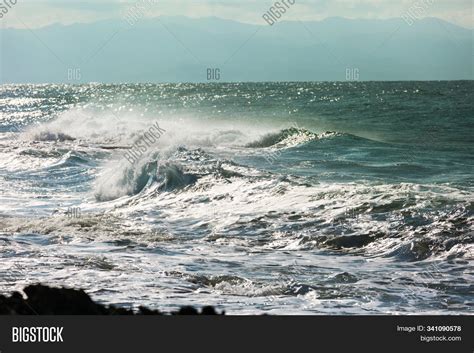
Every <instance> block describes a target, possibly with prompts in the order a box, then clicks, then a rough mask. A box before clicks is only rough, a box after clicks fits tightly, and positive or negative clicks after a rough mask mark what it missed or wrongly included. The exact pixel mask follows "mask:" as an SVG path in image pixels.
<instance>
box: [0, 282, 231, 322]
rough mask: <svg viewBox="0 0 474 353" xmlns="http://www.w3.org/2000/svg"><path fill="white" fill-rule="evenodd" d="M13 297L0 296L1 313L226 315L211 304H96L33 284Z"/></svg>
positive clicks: (64, 290) (75, 294)
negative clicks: (167, 307)
mask: <svg viewBox="0 0 474 353" xmlns="http://www.w3.org/2000/svg"><path fill="white" fill-rule="evenodd" d="M23 292H24V293H25V294H26V299H25V298H24V296H23V295H22V294H21V293H19V292H14V293H12V294H11V296H9V297H6V296H3V295H0V315H224V314H225V313H224V312H220V313H219V312H217V310H216V309H215V308H214V307H212V306H205V307H203V308H202V309H201V310H198V309H196V308H194V307H191V306H185V307H182V308H180V309H179V310H178V311H174V312H169V313H165V312H161V311H159V310H152V309H148V308H146V307H139V309H138V310H136V311H135V310H131V309H126V308H119V307H116V306H113V305H109V306H106V305H103V304H98V303H95V302H94V301H93V300H92V299H91V297H89V295H88V294H87V293H86V292H84V291H83V290H77V289H70V288H52V287H48V286H44V285H41V284H35V285H30V286H28V287H26V288H25V289H24V290H23Z"/></svg>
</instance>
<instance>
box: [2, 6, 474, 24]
mask: <svg viewBox="0 0 474 353" xmlns="http://www.w3.org/2000/svg"><path fill="white" fill-rule="evenodd" d="M9 1H11V0H0V4H1V3H2V2H9ZM17 1H18V2H17V4H16V5H14V6H13V7H12V8H11V9H10V11H9V12H8V13H7V14H6V15H5V16H4V17H3V18H1V19H0V26H2V27H24V25H26V26H28V27H30V28H36V27H41V26H44V25H48V24H51V23H56V22H60V23H63V24H70V23H76V22H94V21H97V20H102V19H112V18H115V19H120V18H123V17H124V15H125V14H126V13H127V11H128V9H129V8H130V7H132V6H134V4H136V3H142V4H145V5H144V6H145V7H146V11H145V13H146V16H147V17H155V16H160V15H173V16H174V15H180V16H188V17H208V16H216V17H221V18H227V19H233V20H237V21H241V22H247V23H260V24H263V20H262V15H263V13H264V12H265V11H267V10H268V9H269V7H270V6H272V5H273V3H274V2H275V0H273V1H267V0H239V1H234V0H219V1H212V0H138V1H124V0H86V1H74V0H72V1H71V0H47V1H41V0H17ZM287 1H288V0H287ZM472 4H473V2H472V0H398V1H396V0H296V4H295V5H294V6H292V8H291V10H289V12H288V13H287V14H285V20H321V19H324V18H326V17H332V16H341V17H347V18H372V19H374V18H375V19H384V18H391V17H401V16H402V15H403V14H404V13H406V11H407V10H408V9H410V8H411V7H412V6H414V5H418V7H419V8H422V9H423V11H422V15H423V16H422V17H438V18H442V19H444V20H447V21H449V22H452V23H456V24H458V25H461V26H464V27H467V28H473V27H474V25H473V12H472V6H473V5H472Z"/></svg>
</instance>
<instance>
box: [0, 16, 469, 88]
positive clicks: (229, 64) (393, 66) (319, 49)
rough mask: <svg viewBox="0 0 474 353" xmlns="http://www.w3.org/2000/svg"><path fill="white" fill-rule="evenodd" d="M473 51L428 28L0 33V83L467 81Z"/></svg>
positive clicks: (447, 31) (428, 23) (221, 23)
mask: <svg viewBox="0 0 474 353" xmlns="http://www.w3.org/2000/svg"><path fill="white" fill-rule="evenodd" d="M472 41H473V30H469V29H466V28H462V27H459V26H456V25H453V24H451V23H448V22H446V21H443V20H440V19H436V18H426V19H422V20H418V21H415V23H414V24H413V25H412V26H410V25H408V24H407V23H406V22H405V21H404V20H403V19H389V20H350V19H344V18H328V19H326V20H323V21H318V22H284V21H282V22H279V23H277V24H275V25H273V26H269V25H267V24H266V23H265V22H263V20H262V25H251V24H244V23H239V22H234V21H229V20H222V19H218V18H201V19H190V18H186V17H160V18H154V19H142V20H140V21H138V22H137V23H136V24H134V25H133V26H131V25H129V24H128V23H127V22H126V21H125V20H123V21H119V20H109V21H101V22H96V23H92V24H74V25H68V26H64V25H59V24H55V25H51V26H48V27H43V28H40V29H34V30H28V29H1V30H0V48H1V54H0V60H1V62H0V83H82V82H107V83H119V82H207V81H208V79H209V78H210V79H211V81H213V79H217V78H219V79H220V81H326V80H330V81H332V80H338V81H339V80H341V81H343V80H346V79H351V80H352V79H360V80H457V79H473V61H472V60H473V43H472ZM214 69H217V70H214Z"/></svg>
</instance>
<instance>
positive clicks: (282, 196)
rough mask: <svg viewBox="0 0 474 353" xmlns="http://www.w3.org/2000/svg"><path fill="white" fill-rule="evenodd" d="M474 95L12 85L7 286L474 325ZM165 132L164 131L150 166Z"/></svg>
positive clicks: (7, 98)
mask: <svg viewBox="0 0 474 353" xmlns="http://www.w3.org/2000/svg"><path fill="white" fill-rule="evenodd" d="M473 88H474V84H473V83H472V81H456V82H350V83H342V82H334V83H332V82H328V83H271V84H270V83H242V84H208V85H206V84H164V85H154V84H139V85H138V84H137V85H101V84H90V85H77V86H68V85H3V86H0V154H1V159H0V186H1V190H2V192H1V194H0V199H1V206H0V217H1V218H0V256H1V257H2V261H1V265H0V266H1V267H2V273H3V275H0V290H2V291H5V292H7V291H10V290H12V289H19V288H21V287H22V286H23V285H24V284H26V283H31V282H44V283H48V284H52V285H68V286H73V287H81V288H84V289H85V290H86V291H88V292H89V293H90V294H91V295H92V296H93V297H95V298H97V299H98V300H101V301H104V302H107V303H114V304H119V305H125V306H138V305H141V304H147V305H149V306H156V307H158V308H163V307H164V306H176V305H180V304H193V303H199V304H201V303H202V304H214V305H218V306H222V307H223V308H225V309H226V310H227V311H228V312H231V313H236V314H238V313H243V314H248V313H261V312H269V313H283V314H296V313H304V314H306V313H329V314H343V313H350V314H364V313H406V312H414V311H415V312H417V313H467V312H471V311H472V305H473V296H472V293H473V287H472V280H473V271H472V261H473V234H474V232H473V224H474V222H473V200H474V198H473V186H474V184H473V168H474V167H473V166H474V163H473V153H472V152H473V144H472V142H473V138H472V136H473V131H474V129H473V127H474V126H473V125H474V105H473V103H472V102H473V101H474V99H473V98H474V97H473ZM154 124H159V126H160V127H161V128H162V129H163V130H164V133H163V134H162V135H161V134H160V136H156V141H154V142H153V143H150V144H148V145H146V147H145V148H144V149H143V150H138V149H137V147H136V145H135V144H136V143H137V141H143V136H144V133H145V132H146V131H150V128H151V127H152V126H153V125H154ZM131 151H132V152H134V153H135V155H136V156H138V158H137V159H136V160H135V161H134V162H133V163H130V160H129V159H127V158H126V156H127V153H130V152H131Z"/></svg>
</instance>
